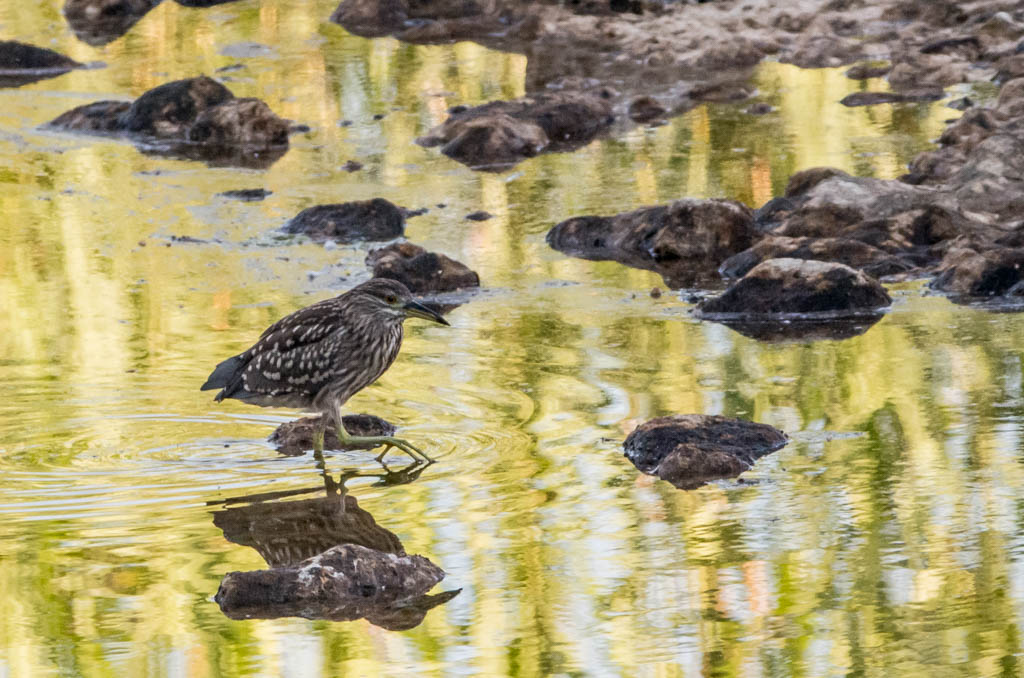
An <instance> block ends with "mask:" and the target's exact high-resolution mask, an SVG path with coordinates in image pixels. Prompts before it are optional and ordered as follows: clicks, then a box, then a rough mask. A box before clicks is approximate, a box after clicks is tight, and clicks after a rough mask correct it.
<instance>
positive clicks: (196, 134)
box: [185, 99, 288, 149]
mask: <svg viewBox="0 0 1024 678" xmlns="http://www.w3.org/2000/svg"><path fill="white" fill-rule="evenodd" d="M185 138H186V139H187V140H188V141H189V142H191V143H194V144H202V145H205V146H210V147H213V148H219V149H224V148H228V147H231V146H245V147H247V148H275V147H277V148H281V147H285V148H287V146H288V123H287V122H285V121H284V120H282V119H281V118H279V117H277V116H276V115H275V114H274V112H273V111H271V110H270V107H269V106H267V105H266V104H265V103H264V102H262V101H260V100H259V99H230V100H228V101H225V102H223V103H221V104H219V105H217V106H213V107H212V108H207V109H205V110H203V111H201V112H200V113H199V115H197V116H196V118H195V121H194V122H193V123H192V125H191V126H190V127H189V128H188V132H187V134H186V137H185Z"/></svg>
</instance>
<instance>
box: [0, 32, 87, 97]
mask: <svg viewBox="0 0 1024 678" xmlns="http://www.w3.org/2000/svg"><path fill="white" fill-rule="evenodd" d="M76 68H84V64H80V63H78V62H77V61H75V60H74V59H70V58H68V57H66V56H64V55H63V54H61V53H60V52H54V51H53V50H52V49H46V48H44V47H36V46H35V45H29V44H26V43H24V42H17V41H14V40H0V87H21V86H22V85H27V84H29V83H32V82H38V81H39V80H45V79H46V78H54V77H57V76H58V75H63V74H64V73H67V72H68V71H71V70H74V69H76Z"/></svg>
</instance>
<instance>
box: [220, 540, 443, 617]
mask: <svg viewBox="0 0 1024 678" xmlns="http://www.w3.org/2000/svg"><path fill="white" fill-rule="evenodd" d="M442 579H444V571H443V570H441V568H439V567H437V566H436V565H434V564H433V563H431V562H430V561H429V560H427V559H426V558H424V557H423V556H417V555H411V556H410V555H397V554H395V553H385V552H382V551H378V550H376V549H369V548H366V547H364V546H358V545H355V544H344V545H341V546H334V547H332V548H330V549H328V550H327V551H324V552H323V553H320V554H319V555H316V556H314V557H312V558H309V559H307V560H304V561H302V562H300V563H298V564H297V565H295V566H292V567H275V568H272V569H269V570H257V571H252V572H229V573H228V574H226V575H225V576H224V579H223V580H222V581H221V584H220V588H219V589H218V590H217V594H216V596H215V597H214V600H216V601H217V604H218V605H220V609H221V611H222V612H224V614H225V615H227V616H228V617H230V618H232V619H273V618H278V617H284V616H296V617H304V618H306V619H329V620H331V621H350V620H354V619H360V618H364V617H365V618H366V619H367V621H369V622H370V623H372V624H377V625H379V626H382V627H384V628H410V627H409V626H407V624H408V622H409V617H408V616H406V615H403V614H401V608H405V607H410V606H412V607H418V608H421V609H422V614H418V615H412V618H413V620H415V619H417V617H418V620H419V621H422V619H423V615H425V614H426V610H429V609H430V608H431V607H433V606H435V605H437V604H439V602H444V600H447V599H450V597H451V596H450V595H449V596H447V597H446V598H445V599H444V600H438V598H440V597H439V596H434V597H433V598H434V600H427V601H424V600H423V597H424V596H425V594H426V592H427V591H429V590H430V589H431V588H433V587H434V586H435V585H437V584H438V583H439V582H440V581H441V580H442ZM442 595H443V594H442ZM419 621H415V623H413V624H412V625H413V626H415V625H416V624H417V623H419Z"/></svg>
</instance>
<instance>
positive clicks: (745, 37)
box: [331, 0, 1024, 167]
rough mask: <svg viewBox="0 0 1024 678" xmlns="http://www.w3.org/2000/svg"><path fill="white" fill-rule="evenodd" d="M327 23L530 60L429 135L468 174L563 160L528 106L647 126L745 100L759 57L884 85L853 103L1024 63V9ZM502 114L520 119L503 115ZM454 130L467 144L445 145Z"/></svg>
mask: <svg viewBox="0 0 1024 678" xmlns="http://www.w3.org/2000/svg"><path fill="white" fill-rule="evenodd" d="M331 20H332V21H333V22H335V23H338V24H340V25H341V26H343V27H345V28H346V29H347V30H349V31H351V32H353V33H356V34H358V35H364V36H371V37H379V36H384V35H390V36H394V37H396V38H398V39H399V40H404V41H406V42H412V43H444V42H454V41H458V40H473V41H476V42H479V43H481V44H483V45H486V46H488V47H491V48H494V49H501V50H506V51H514V52H518V53H521V54H524V55H525V56H526V58H527V66H526V92H527V96H526V97H525V98H524V99H521V100H516V101H505V102H492V104H488V105H487V106H491V107H492V108H491V109H487V108H486V107H476V108H474V109H469V111H467V110H464V109H462V108H460V107H456V108H455V109H454V110H453V113H452V117H451V119H450V120H449V121H446V122H445V123H444V124H442V125H441V126H440V127H439V128H435V130H432V131H431V133H430V134H428V135H427V139H428V140H430V141H432V142H433V143H436V144H437V145H441V146H442V148H443V149H444V152H445V153H447V154H449V155H451V156H452V157H454V158H456V159H458V160H460V161H461V162H465V163H466V164H469V165H471V166H474V167H494V166H498V165H502V164H506V165H507V164H508V163H511V162H514V161H518V160H521V159H523V158H525V157H529V156H530V155H531V154H533V153H536V152H543V151H544V150H571V146H567V147H564V148H562V149H557V148H556V147H554V146H551V145H546V144H545V142H546V140H550V141H558V139H557V137H551V136H550V135H541V134H539V133H538V129H537V127H536V126H535V125H531V124H528V123H524V122H523V119H524V118H527V119H528V118H529V117H530V115H531V114H530V113H529V112H528V111H529V110H530V109H535V110H536V111H537V112H538V115H539V114H540V111H542V110H543V108H544V106H545V103H544V102H543V101H541V98H542V96H546V95H553V94H557V95H558V96H561V97H566V98H572V97H574V96H583V95H586V94H587V93H588V92H593V91H596V90H602V89H603V91H604V92H605V93H606V96H605V99H604V102H603V106H604V107H605V108H607V110H608V111H609V115H610V117H611V118H614V119H615V120H618V121H622V122H627V121H633V122H634V123H644V122H649V121H651V120H656V119H659V118H662V117H668V116H672V115H678V114H680V113H682V112H684V111H686V110H689V109H690V108H692V107H693V106H695V105H697V104H698V103H700V102H702V101H723V100H737V99H742V98H745V97H747V96H749V95H750V94H751V92H752V90H751V89H750V87H749V85H748V84H747V82H748V80H749V77H750V75H751V72H752V68H753V67H754V66H756V65H757V64H758V63H760V62H761V61H762V60H764V59H766V58H773V59H777V60H779V61H782V62H784V63H792V64H795V65H797V66H801V67H805V68H818V67H835V66H842V65H846V64H852V65H854V66H853V68H851V70H850V74H851V77H879V76H885V77H887V78H888V80H889V86H890V88H891V90H892V91H891V92H868V93H861V94H858V95H855V96H854V97H853V98H851V99H850V100H849V101H848V102H847V103H849V104H851V105H868V104H877V103H881V102H899V101H912V100H921V99H930V98H934V97H935V96H937V95H938V93H939V92H940V91H941V88H943V87H947V86H949V85H953V84H956V83H961V82H968V81H984V80H988V79H990V78H991V77H992V75H993V73H995V72H999V73H1000V74H1003V77H1004V79H1008V78H1010V77H1014V74H1024V73H1021V68H1022V64H1024V56H1021V55H1018V54H1017V53H1016V47H1017V44H1018V42H1019V41H1020V40H1021V39H1022V38H1024V9H1022V8H1021V7H1020V6H1019V3H1017V2H1011V1H1008V0H979V1H976V2H953V1H952V0H910V1H907V0H858V1H855V2H835V1H832V2H826V1H825V0H795V1H794V2H788V3H778V2H773V1H772V0H743V1H739V0H717V1H716V2H709V3H702V4H690V3H681V2H679V3H676V2H670V3H660V2H641V1H639V0H637V1H635V2H597V1H596V0H595V1H592V2H529V1H522V0H490V1H489V2H466V1H465V0H423V1H416V2H414V1H413V0H343V1H342V2H341V3H340V5H339V6H338V8H337V9H336V11H335V12H334V14H333V15H332V16H331ZM723 36H726V37H725V38H724V39H723ZM505 109H510V110H513V111H515V115H512V116H510V118H508V119H505V118H500V117H498V116H497V112H498V111H501V112H506V111H505ZM524 109H525V111H524ZM471 119H472V120H475V122H473V123H472V124H470V120H471ZM449 123H451V124H449ZM605 126H607V125H605ZM574 129H575V130H577V131H578V132H580V133H582V132H583V131H585V130H586V129H587V128H586V126H580V127H578V128H574ZM470 132H471V134H470ZM462 134H470V136H469V137H468V138H467V139H466V140H464V141H462V142H459V143H454V145H452V144H453V142H455V141H456V140H457V139H458V138H459V137H460V136H461V135H462ZM579 138H580V140H581V141H580V142H579V143H585V141H582V139H584V138H585V136H584V135H583V134H580V137H579ZM470 142H471V143H470ZM449 146H450V147H449ZM463 146H465V148H463ZM492 146H493V147H495V148H494V149H493V151H492V152H489V153H488V152H486V151H488V150H489V149H490V148H491V147H492Z"/></svg>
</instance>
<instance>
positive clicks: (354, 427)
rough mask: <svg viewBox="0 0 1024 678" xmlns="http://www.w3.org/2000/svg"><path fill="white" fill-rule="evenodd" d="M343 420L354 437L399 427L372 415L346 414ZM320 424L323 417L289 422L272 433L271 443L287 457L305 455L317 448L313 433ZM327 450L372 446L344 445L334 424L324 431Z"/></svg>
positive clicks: (388, 432)
mask: <svg viewBox="0 0 1024 678" xmlns="http://www.w3.org/2000/svg"><path fill="white" fill-rule="evenodd" d="M341 422H342V425H343V426H344V427H345V430H346V431H348V433H349V435H352V436H392V435H394V434H395V431H396V430H397V429H396V428H395V425H394V424H392V423H390V422H388V421H385V420H383V419H381V418H380V417H375V416H373V415H372V414H346V415H344V416H343V417H342V418H341ZM319 424H320V417H319V416H316V417H305V418H303V419H298V420H296V421H289V422H286V423H284V424H281V425H280V426H278V427H277V429H276V430H275V431H274V432H273V433H271V434H270V438H269V442H270V443H272V444H273V445H274V447H276V448H277V451H278V452H280V453H281V454H283V455H285V456H288V457H298V456H301V455H303V454H305V453H306V451H307V450H312V449H313V434H314V433H315V432H316V429H317V426H318V425H319ZM324 449H327V450H365V449H370V448H369V447H368V446H366V445H342V444H341V440H339V439H338V433H337V431H335V430H334V427H333V426H328V427H327V429H326V431H325V432H324Z"/></svg>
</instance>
